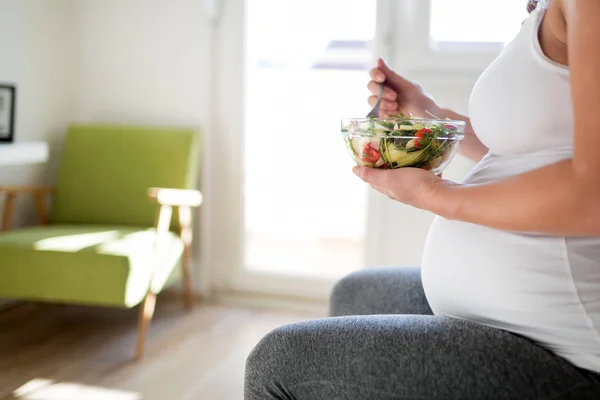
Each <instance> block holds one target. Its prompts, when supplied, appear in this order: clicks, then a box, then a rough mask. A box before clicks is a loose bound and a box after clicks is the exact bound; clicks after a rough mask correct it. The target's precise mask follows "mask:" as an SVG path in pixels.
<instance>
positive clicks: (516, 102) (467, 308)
mask: <svg viewBox="0 0 600 400" xmlns="http://www.w3.org/2000/svg"><path fill="white" fill-rule="evenodd" d="M544 12H545V10H544V9H542V8H540V7H538V9H537V10H536V11H534V12H533V13H532V14H531V15H530V16H529V18H528V19H527V20H526V21H525V23H524V24H523V26H522V27H521V31H520V32H519V34H518V35H517V37H516V38H515V39H514V41H513V42H511V43H510V44H509V45H508V46H506V47H505V49H504V50H503V51H502V53H501V54H500V56H499V57H498V58H497V59H496V60H495V61H494V62H493V63H492V64H491V65H490V66H489V67H488V68H487V69H486V71H485V72H484V73H483V74H482V75H481V77H480V79H479V80H478V82H477V83H476V85H475V87H474V88H473V92H472V94H471V99H470V105H469V113H470V117H471V122H472V124H473V128H474V129H475V132H476V133H477V135H478V137H479V138H480V139H481V141H482V142H483V143H484V144H485V145H486V146H487V147H488V148H489V153H488V154H487V155H486V156H485V157H484V158H483V159H482V160H481V161H480V162H479V163H478V164H477V165H476V166H475V168H474V169H473V170H472V171H471V172H470V174H469V175H468V176H467V177H466V178H465V182H467V183H484V182H490V181H494V180H497V179H502V178H505V177H508V176H512V175H516V174H520V173H523V172H525V171H529V170H532V169H535V168H538V167H541V166H544V165H547V164H551V163H555V162H557V161H559V160H563V159H567V158H571V157H572V154H573V129H574V128H573V110H572V103H571V93H570V92H571V90H570V83H569V77H570V72H569V69H568V68H566V67H564V66H562V65H559V64H557V63H555V62H553V61H551V60H550V59H548V58H547V57H546V56H545V55H544V54H543V52H542V50H541V47H540V43H539V39H538V31H539V26H540V23H541V21H542V18H543V16H544ZM565 212H567V210H565ZM422 267H423V270H422V277H423V285H424V288H425V293H426V295H427V299H428V301H429V303H430V305H431V307H432V309H433V311H434V313H435V314H436V315H446V316H452V317H457V318H463V319H469V320H473V321H476V322H479V323H481V324H484V325H488V326H493V327H497V328H501V329H505V330H508V331H511V332H514V333H517V334H520V335H523V336H525V337H528V338H530V339H532V340H533V341H535V342H537V343H538V344H540V345H541V346H543V347H545V348H547V349H549V350H551V351H553V352H554V353H556V354H558V355H560V356H562V357H564V358H565V359H567V360H569V361H570V362H572V363H573V364H575V365H576V366H579V367H582V368H586V369H589V370H592V371H596V372H600V333H599V332H600V238H584V237H559V236H547V235H539V234H533V233H532V234H529V233H518V232H508V231H501V230H496V229H491V228H486V227H483V226H479V225H474V224H469V223H464V222H459V221H449V220H446V219H443V218H440V217H436V218H435V220H434V222H433V225H432V226H431V229H430V232H429V235H428V238H427V243H426V246H425V252H424V255H423V262H422Z"/></svg>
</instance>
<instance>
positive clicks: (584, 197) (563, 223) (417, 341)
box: [245, 0, 600, 400]
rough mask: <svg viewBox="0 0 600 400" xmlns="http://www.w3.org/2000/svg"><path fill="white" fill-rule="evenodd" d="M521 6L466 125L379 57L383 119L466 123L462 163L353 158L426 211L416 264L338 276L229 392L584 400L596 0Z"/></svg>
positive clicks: (599, 272)
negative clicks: (434, 169) (312, 310)
mask: <svg viewBox="0 0 600 400" xmlns="http://www.w3.org/2000/svg"><path fill="white" fill-rule="evenodd" d="M533 3H534V2H531V3H530V8H531V10H530V11H532V12H531V14H530V16H529V18H528V19H527V20H526V21H525V22H524V24H523V26H522V27H521V31H520V33H519V34H518V36H517V37H516V38H515V39H514V41H513V42H511V43H510V44H509V45H508V46H507V47H506V48H505V49H504V50H503V52H502V53H501V54H500V56H499V57H498V58H497V60H496V61H495V62H494V63H492V64H491V65H490V66H489V68H488V69H487V70H486V71H485V72H484V73H483V74H482V76H481V77H480V79H479V80H478V82H477V84H476V85H475V87H474V89H473V92H472V94H471V99H470V106H469V113H470V120H469V119H467V118H466V117H463V116H460V115H458V114H456V113H454V112H452V111H450V110H446V109H444V108H443V107H441V106H439V105H438V104H436V103H435V101H434V100H433V99H432V98H431V97H429V96H428V95H427V94H426V93H425V92H424V91H423V90H422V89H421V88H420V87H419V86H417V85H415V84H413V83H411V82H409V81H407V80H405V79H404V78H402V77H400V76H399V75H397V74H396V73H394V72H393V71H392V70H390V69H389V68H388V67H387V66H386V65H385V64H384V63H383V62H382V61H381V60H380V61H379V63H378V65H377V67H376V68H374V69H373V70H372V71H371V77H372V81H371V82H370V83H369V88H370V90H371V91H372V92H373V93H374V94H375V93H378V92H379V88H380V85H382V84H383V85H384V87H385V90H384V99H385V100H384V101H383V102H382V104H381V112H382V113H383V115H386V114H396V113H398V112H404V113H411V114H413V115H418V116H422V117H427V113H426V111H429V112H431V113H433V114H435V115H438V116H441V117H449V118H452V119H463V120H467V121H468V122H469V124H468V129H467V133H466V137H465V140H464V141H463V143H462V144H461V151H462V154H463V155H464V156H466V157H468V158H470V159H472V160H474V161H476V162H477V165H476V166H475V168H474V169H473V170H472V171H471V173H470V174H469V175H468V176H467V177H466V179H465V180H464V181H463V182H462V183H460V184H457V183H453V182H448V181H445V180H443V179H442V178H440V177H437V176H435V175H433V174H431V173H430V172H428V171H425V170H421V169H412V168H406V169H398V170H385V171H384V170H375V169H370V168H366V167H360V168H359V167H355V169H354V171H355V173H356V174H357V175H358V176H359V177H360V178H362V179H363V180H364V181H366V182H368V183H369V184H370V185H371V186H372V187H373V188H375V189H376V190H378V191H380V192H382V193H384V194H386V195H388V196H389V197H391V198H392V199H395V200H397V201H399V202H402V203H405V204H409V205H411V206H414V207H417V208H421V209H424V210H428V211H431V212H433V213H435V214H437V217H436V219H435V220H434V223H433V225H432V227H431V230H430V233H429V237H428V240H427V244H426V247H425V252H424V256H423V263H422V274H421V272H420V270H419V269H411V268H404V269H402V268H398V269H383V270H366V271H362V272H358V273H355V274H352V275H350V276H348V277H346V278H344V279H343V280H342V281H341V282H339V283H338V285H337V286H336V288H335V289H334V292H333V295H332V299H331V313H332V318H325V319H320V320H316V321H308V322H303V323H297V324H293V325H288V326H285V327H282V328H278V329H276V330H274V331H272V332H271V333H269V334H268V335H267V336H266V337H265V338H264V339H263V340H262V341H261V342H260V343H259V344H258V345H257V346H256V348H255V349H254V350H253V352H252V353H251V355H250V356H249V358H248V361H247V366H246V384H245V398H246V400H258V399H286V400H287V399H295V400H304V399H306V400H325V399H328V400H333V399H373V400H380V399H382V400H383V399H419V400H441V399H444V400H445V399H456V400H469V399H473V400H483V399H518V400H526V399H535V400H538V399H539V400H542V399H544V400H550V399H554V400H559V399H560V400H564V399H577V400H586V399H590V400H591V399H595V400H598V399H600V155H599V154H600V1H599V0H552V1H548V2H540V4H538V5H537V7H533V5H535V4H533ZM534 8H535V9H534ZM375 101H376V97H375V96H371V97H370V98H369V103H370V104H371V105H374V103H375ZM421 275H422V276H421Z"/></svg>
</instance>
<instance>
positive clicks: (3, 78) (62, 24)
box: [0, 0, 77, 307]
mask: <svg viewBox="0 0 600 400" xmlns="http://www.w3.org/2000/svg"><path fill="white" fill-rule="evenodd" d="M73 17H74V9H73V1H72V0H0V82H3V83H10V84H15V85H16V86H17V107H16V115H15V120H16V122H15V141H16V142H22V141H34V140H46V141H48V142H50V146H51V149H50V151H51V162H50V163H48V164H47V165H34V166H24V167H21V166H15V167H12V166H11V167H3V168H0V184H2V185H24V184H41V183H46V184H49V183H52V182H53V179H54V171H55V169H56V158H57V157H56V154H57V153H58V151H59V147H60V142H61V138H62V132H63V131H64V127H65V125H66V124H67V122H68V120H69V118H70V110H71V107H72V105H73V101H74V94H75V91H76V88H77V60H76V58H75V57H74V54H73V53H72V49H73V47H74V40H75V37H76V35H74V30H73V29H74V25H73V20H74V19H73ZM2 207H3V199H2V198H0V210H1V209H2ZM33 209H34V208H33V204H32V201H31V200H30V199H28V198H19V199H18V200H17V210H16V213H15V216H14V219H13V223H14V225H15V226H20V225H24V224H29V223H33V222H34V221H35V214H34V211H33ZM7 304H8V303H6V302H3V301H1V300H0V307H2V306H3V305H4V306H6V305H7Z"/></svg>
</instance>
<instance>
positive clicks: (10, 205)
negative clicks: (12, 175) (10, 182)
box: [0, 193, 17, 231]
mask: <svg viewBox="0 0 600 400" xmlns="http://www.w3.org/2000/svg"><path fill="white" fill-rule="evenodd" d="M16 197H17V196H16V195H15V194H14V193H8V194H7V195H6V201H5V203H4V213H3V214H2V226H0V231H6V230H8V228H10V223H11V219H12V215H13V211H14V208H15V199H16Z"/></svg>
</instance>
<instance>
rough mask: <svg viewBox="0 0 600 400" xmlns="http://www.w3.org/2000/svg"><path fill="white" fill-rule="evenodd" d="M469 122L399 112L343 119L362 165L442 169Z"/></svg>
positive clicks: (351, 147) (352, 149)
mask: <svg viewBox="0 0 600 400" xmlns="http://www.w3.org/2000/svg"><path fill="white" fill-rule="evenodd" d="M464 129H465V123H464V122H462V121H451V120H439V119H436V120H432V119H423V118H416V117H410V118H407V117H405V116H404V115H402V114H401V115H395V116H391V117H388V118H369V119H367V118H360V119H344V120H342V135H343V136H344V140H345V141H346V145H347V147H348V151H349V152H350V155H351V156H352V158H353V159H354V160H355V161H356V162H357V164H359V165H363V166H367V167H373V168H380V169H395V168H402V167H413V168H423V169H427V170H431V171H432V172H434V173H436V174H437V173H440V172H441V171H442V170H443V169H444V168H445V167H446V166H447V165H448V163H449V162H450V161H451V160H452V158H453V157H454V155H455V154H456V150H457V149H458V143H459V141H460V140H462V138H463V133H464Z"/></svg>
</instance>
